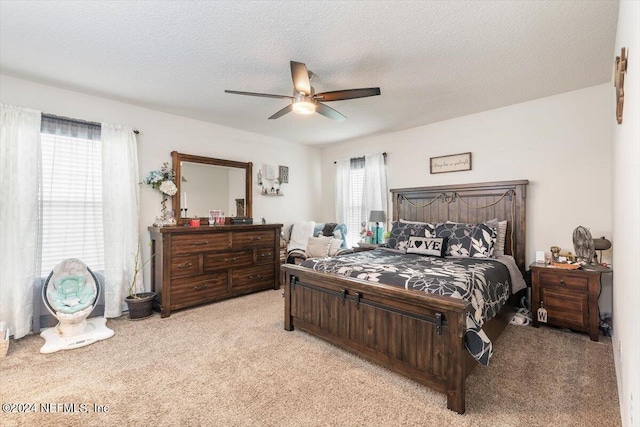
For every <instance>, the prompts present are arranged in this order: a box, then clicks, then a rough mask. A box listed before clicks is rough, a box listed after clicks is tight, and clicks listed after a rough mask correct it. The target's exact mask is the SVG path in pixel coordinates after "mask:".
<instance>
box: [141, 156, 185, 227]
mask: <svg viewBox="0 0 640 427" xmlns="http://www.w3.org/2000/svg"><path fill="white" fill-rule="evenodd" d="M174 179H175V175H174V173H173V169H171V168H170V167H169V163H168V162H164V163H163V164H162V167H161V168H160V170H155V171H151V172H149V173H148V174H147V177H146V178H145V179H144V181H142V182H141V183H140V184H145V185H149V186H150V187H151V188H154V189H156V190H158V191H159V192H160V194H162V220H163V221H164V220H167V219H168V218H167V215H168V212H167V199H168V197H170V196H174V195H175V194H176V193H177V192H178V187H176V184H175V182H173V180H174ZM173 221H175V219H173Z"/></svg>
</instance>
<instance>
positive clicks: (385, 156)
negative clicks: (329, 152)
mask: <svg viewBox="0 0 640 427" xmlns="http://www.w3.org/2000/svg"><path fill="white" fill-rule="evenodd" d="M382 156H383V157H384V159H385V160H387V152H386V151H385V152H384V153H382ZM363 157H364V156H363ZM352 158H354V159H357V157H352ZM336 163H338V162H337V161H335V162H333V164H334V165H335V164H336Z"/></svg>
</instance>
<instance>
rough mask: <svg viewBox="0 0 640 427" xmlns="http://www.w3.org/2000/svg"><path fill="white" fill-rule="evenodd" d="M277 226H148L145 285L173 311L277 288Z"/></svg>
mask: <svg viewBox="0 0 640 427" xmlns="http://www.w3.org/2000/svg"><path fill="white" fill-rule="evenodd" d="M281 228H282V224H265V225H220V226H214V227H210V226H204V227H162V228H157V227H149V233H150V235H151V254H152V255H153V258H152V259H151V287H152V290H153V291H154V292H156V293H157V296H156V303H157V305H158V306H159V308H160V313H161V316H162V317H167V316H169V315H170V314H171V312H172V311H173V310H178V309H181V308H186V307H192V306H195V305H199V304H204V303H208V302H212V301H217V300H221V299H225V298H231V297H235V296H239V295H244V294H248V293H251V292H256V291H260V290H264V289H269V288H273V289H278V288H279V287H280V230H281Z"/></svg>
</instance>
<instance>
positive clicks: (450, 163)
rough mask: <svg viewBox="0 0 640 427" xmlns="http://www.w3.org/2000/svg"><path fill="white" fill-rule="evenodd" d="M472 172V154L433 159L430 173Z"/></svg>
mask: <svg viewBox="0 0 640 427" xmlns="http://www.w3.org/2000/svg"><path fill="white" fill-rule="evenodd" d="M470 170H471V153H460V154H450V155H448V156H440V157H431V167H430V172H431V173H432V174H433V173H444V172H461V171H470Z"/></svg>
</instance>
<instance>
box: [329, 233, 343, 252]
mask: <svg viewBox="0 0 640 427" xmlns="http://www.w3.org/2000/svg"><path fill="white" fill-rule="evenodd" d="M338 231H340V230H338ZM341 246H342V239H335V238H334V239H331V244H330V245H329V256H335V255H336V254H337V253H338V251H339V250H340V247H341Z"/></svg>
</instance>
